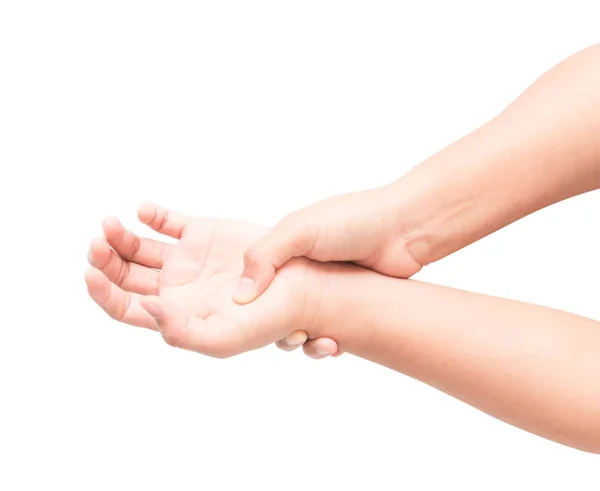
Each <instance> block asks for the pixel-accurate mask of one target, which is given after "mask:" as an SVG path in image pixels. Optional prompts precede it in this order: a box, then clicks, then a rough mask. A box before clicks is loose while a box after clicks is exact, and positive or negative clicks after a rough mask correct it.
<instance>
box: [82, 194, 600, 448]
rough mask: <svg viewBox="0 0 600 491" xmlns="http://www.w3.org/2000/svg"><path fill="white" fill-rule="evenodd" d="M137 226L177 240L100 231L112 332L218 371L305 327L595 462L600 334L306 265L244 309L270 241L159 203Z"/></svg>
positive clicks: (349, 269) (104, 302)
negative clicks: (196, 356) (252, 252)
mask: <svg viewBox="0 0 600 491" xmlns="http://www.w3.org/2000/svg"><path fill="white" fill-rule="evenodd" d="M139 217H140V220H141V221H142V222H144V223H146V224H148V225H149V226H150V227H152V228H153V229H154V230H156V231H158V232H161V233H164V234H166V235H168V236H170V237H174V238H176V239H179V241H178V242H177V243H176V244H166V243H162V242H157V241H154V240H151V239H144V238H140V237H137V236H136V235H134V234H133V233H131V232H129V231H127V230H125V228H124V227H123V226H122V225H121V224H120V223H119V222H118V220H116V219H114V218H111V219H107V220H105V222H104V223H103V228H104V232H105V237H104V238H99V239H95V240H94V241H93V242H92V243H91V245H90V252H89V260H90V263H91V265H92V268H91V269H90V270H88V271H87V272H86V282H87V286H88V291H89V294H90V296H91V297H92V299H93V300H94V301H95V302H96V303H97V304H98V305H99V306H100V307H102V308H103V309H104V310H105V311H106V312H107V313H108V314H109V315H110V316H111V317H113V318H114V319H117V320H119V321H121V322H124V323H127V324H131V325H135V326H139V327H145V328H149V329H154V330H158V331H159V332H160V334H161V335H162V337H163V338H164V340H165V341H166V342H167V343H168V344H170V345H172V346H176V347H179V348H182V349H187V350H192V351H196V352H199V353H202V354H206V355H210V356H214V357H219V358H224V357H228V356H232V355H235V354H238V353H242V352H244V351H248V350H252V349H257V348H260V347H262V346H265V345H267V344H270V343H272V342H275V341H277V340H278V339H281V338H283V337H285V336H288V335H290V334H291V333H292V332H294V331H295V330H296V329H297V328H298V327H300V328H302V330H304V331H305V332H307V333H308V335H309V336H310V337H311V338H318V337H329V338H331V339H335V340H336V343H337V344H338V345H339V346H340V348H341V349H343V350H344V351H348V352H350V353H353V354H355V355H357V356H361V357H363V358H366V359H369V360H372V361H374V362H376V363H379V364H381V365H385V366H388V367H390V368H392V369H394V370H397V371H399V372H402V373H405V374H407V375H409V376H411V377H414V378H416V379H418V380H421V381H423V382H425V383H427V384H429V385H432V386H434V387H437V388H438V389H440V390H443V391H445V392H447V393H448V394H451V395H453V396H454V397H457V398H459V399H461V400H463V401H465V402H467V403H468V404H471V405H473V406H475V407H477V408H479V409H481V410H482V411H485V412H487V413H489V414H491V415H493V416H495V417H497V418H499V419H502V420H504V421H506V422H508V423H510V424H513V425H516V426H519V427H521V428H523V429H526V430H527V431H530V432H533V433H536V434H538V435H541V436H543V437H545V438H549V439H552V440H554V441H557V442H560V443H563V444H565V445H570V446H573V447H576V448H579V449H582V450H585V451H589V452H596V453H600V384H599V383H598V379H599V377H598V376H599V374H600V357H598V353H599V352H600V326H599V325H598V323H597V322H594V321H592V320H589V319H585V318H582V317H579V316H576V315H572V314H567V313H565V312H559V311H555V310H552V309H547V308H542V307H537V306H534V305H528V304H524V303H519V302H514V301H510V300H505V299H499V298H493V297H487V296H484V295H477V294H474V293H468V292H463V291H459V290H453V289H450V288H445V287H440V286H436V285H430V284H426V283H421V282H417V281H414V280H403V279H395V278H391V277H387V276H383V275H379V274H377V273H375V272H373V271H369V270H367V269H365V268H362V267H359V266H356V265H351V264H343V263H319V262H316V261H311V260H308V259H304V258H299V259H295V260H293V261H289V262H288V263H287V264H286V265H285V266H284V267H282V268H280V269H279V270H278V272H277V274H276V276H275V278H274V280H273V282H272V284H271V286H270V287H269V289H268V290H267V291H266V292H265V293H264V295H261V297H260V298H259V299H257V300H256V301H255V302H252V303H250V304H247V305H239V304H237V303H235V302H234V301H233V300H232V293H233V290H234V289H235V287H236V283H237V280H238V278H239V275H240V273H241V270H242V268H243V261H242V255H243V252H244V250H245V249H246V248H247V247H248V245H249V244H251V243H252V242H253V241H255V240H256V239H257V238H258V237H260V236H261V235H264V234H265V232H266V230H265V229H264V228H262V227H258V226H256V225H252V224H248V223H244V222H236V221H229V220H217V219H204V218H191V217H186V216H184V215H181V214H177V213H174V212H170V211H167V210H165V209H164V208H160V207H157V206H155V205H150V204H146V205H143V206H142V207H141V208H140V211H139ZM431 305H435V307H436V308H435V309H432V308H430V306H431Z"/></svg>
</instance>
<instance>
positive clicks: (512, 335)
mask: <svg viewBox="0 0 600 491" xmlns="http://www.w3.org/2000/svg"><path fill="white" fill-rule="evenodd" d="M326 267H327V268H328V269H329V270H330V271H333V272H334V273H333V274H331V275H328V276H327V277H326V278H325V279H324V280H323V281H325V283H326V284H327V292H326V293H325V294H324V295H323V298H324V300H323V302H322V304H321V310H320V314H319V316H318V319H317V320H316V321H315V323H314V325H315V329H314V330H313V331H312V332H310V335H311V337H320V336H330V337H332V338H333V339H335V340H337V342H338V345H339V347H340V349H342V350H344V351H348V352H350V353H353V354H355V355H357V356H360V357H362V358H366V359H369V360H371V361H373V362H376V363H379V364H381V365H385V366H387V367H389V368H392V369H394V370H397V371H399V372H402V373H404V374H406V375H409V376H411V377H413V378H415V379H418V380H421V381H422V382H425V383H427V384H429V385H432V386H433V387H436V388H438V389H440V390H442V391H444V392H446V393H448V394H450V395H452V396H454V397H456V398H458V399H461V400H463V401H464V402H466V403H468V404H470V405H472V406H475V407H477V408H478V409H481V410H482V411H485V412H486V413H489V414H491V415H492V416H495V417H497V418H499V419H502V420H504V421H506V422H508V423H510V424H513V425H515V426H518V427H521V428H523V429H525V430H528V431H530V432H533V433H536V434H538V435H541V436H543V437H545V438H549V439H551V440H555V441H557V442H560V443H563V444H566V445H570V446H573V447H576V448H579V449H582V450H586V451H591V452H596V453H600V324H599V323H597V322H594V321H592V320H589V319H586V318H583V317H579V316H576V315H572V314H568V313H566V312H561V311H556V310H552V309H548V308H543V307H539V306H535V305H530V304H525V303H520V302H516V301H511V300H505V299H501V298H494V297H489V296H485V295H479V294H474V293H468V292H465V291H460V290H454V289H451V288H446V287H441V286H437V285H432V284H427V283H422V282H418V281H414V280H401V279H394V278H389V277H385V276H381V275H378V274H376V273H372V272H370V271H367V270H364V269H359V268H353V267H348V268H346V267H344V266H339V265H338V266H331V265H326Z"/></svg>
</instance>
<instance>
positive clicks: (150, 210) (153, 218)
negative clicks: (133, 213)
mask: <svg viewBox="0 0 600 491" xmlns="http://www.w3.org/2000/svg"><path fill="white" fill-rule="evenodd" d="M138 217H139V219H140V221H141V222H142V223H145V224H146V225H148V226H149V227H150V228H152V229H154V230H156V231H157V232H159V233H161V234H164V235H168V236H169V237H173V238H174V239H181V236H182V235H183V232H184V231H185V227H186V225H187V224H188V222H189V221H190V218H189V217H187V216H185V215H182V214H181V213H177V212H175V211H171V210H167V209H166V208H163V207H161V206H158V205H156V204H154V203H142V204H141V205H140V207H139V209H138Z"/></svg>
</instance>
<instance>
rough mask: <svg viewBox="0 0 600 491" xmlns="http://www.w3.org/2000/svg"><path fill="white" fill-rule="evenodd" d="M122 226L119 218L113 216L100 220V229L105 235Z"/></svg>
mask: <svg viewBox="0 0 600 491" xmlns="http://www.w3.org/2000/svg"><path fill="white" fill-rule="evenodd" d="M120 227H122V225H121V222H120V220H119V219H118V218H117V217H115V216H109V217H106V218H105V219H104V220H102V230H103V231H104V233H105V234H106V235H109V234H110V233H111V232H114V231H115V230H117V229H119V228H120Z"/></svg>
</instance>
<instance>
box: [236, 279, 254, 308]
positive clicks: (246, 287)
mask: <svg viewBox="0 0 600 491" xmlns="http://www.w3.org/2000/svg"><path fill="white" fill-rule="evenodd" d="M233 296H234V297H235V298H236V299H237V300H239V301H242V302H247V301H248V300H251V299H252V298H253V297H254V280H253V279H252V278H248V277H246V276H242V277H241V278H240V281H238V284H237V287H236V289H235V293H234V294H233Z"/></svg>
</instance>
